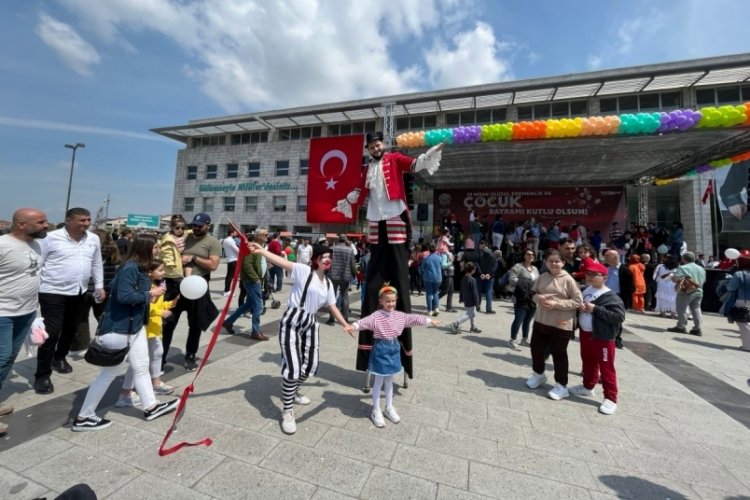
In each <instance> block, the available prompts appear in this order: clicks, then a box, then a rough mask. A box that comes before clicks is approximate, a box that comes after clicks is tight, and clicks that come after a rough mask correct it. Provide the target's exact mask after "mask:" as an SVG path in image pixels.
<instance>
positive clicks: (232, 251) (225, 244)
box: [221, 236, 240, 262]
mask: <svg viewBox="0 0 750 500" xmlns="http://www.w3.org/2000/svg"><path fill="white" fill-rule="evenodd" d="M221 248H222V250H224V257H226V258H227V262H234V261H236V260H237V256H238V255H239V253H240V249H239V247H238V246H237V242H235V241H234V238H232V237H231V236H227V237H226V238H224V239H223V240H221Z"/></svg>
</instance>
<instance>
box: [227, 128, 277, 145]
mask: <svg viewBox="0 0 750 500" xmlns="http://www.w3.org/2000/svg"><path fill="white" fill-rule="evenodd" d="M260 142H268V132H267V131H263V132H246V133H244V134H232V146H238V145H240V144H258V143H260Z"/></svg>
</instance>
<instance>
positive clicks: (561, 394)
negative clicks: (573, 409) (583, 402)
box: [547, 384, 570, 401]
mask: <svg viewBox="0 0 750 500" xmlns="http://www.w3.org/2000/svg"><path fill="white" fill-rule="evenodd" d="M547 396H549V398H550V399H554V400H555V401H560V400H561V399H563V398H567V397H568V396H570V393H569V392H568V388H567V387H565V386H562V385H560V384H555V387H553V388H552V390H551V391H549V392H548V393H547Z"/></svg>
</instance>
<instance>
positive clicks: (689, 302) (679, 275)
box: [667, 252, 706, 337]
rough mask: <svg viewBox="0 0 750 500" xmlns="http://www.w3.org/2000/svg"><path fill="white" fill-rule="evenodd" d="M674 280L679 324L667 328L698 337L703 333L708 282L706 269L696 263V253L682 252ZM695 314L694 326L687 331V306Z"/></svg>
mask: <svg viewBox="0 0 750 500" xmlns="http://www.w3.org/2000/svg"><path fill="white" fill-rule="evenodd" d="M672 281H674V283H675V286H676V287H677V300H676V305H677V326H675V327H672V328H667V331H669V332H673V333H690V335H696V336H698V337H700V336H702V335H703V332H702V331H701V325H702V322H703V316H702V315H701V302H702V301H703V284H704V283H705V282H706V270H705V269H703V268H702V267H701V266H699V265H698V264H696V263H695V254H694V253H693V252H685V253H684V254H682V265H681V266H680V267H678V268H677V269H675V271H674V273H673V274H672ZM688 307H689V308H690V312H691V313H692V314H693V324H694V326H693V328H692V329H691V330H690V332H688V331H687V317H686V315H685V312H686V310H687V308H688Z"/></svg>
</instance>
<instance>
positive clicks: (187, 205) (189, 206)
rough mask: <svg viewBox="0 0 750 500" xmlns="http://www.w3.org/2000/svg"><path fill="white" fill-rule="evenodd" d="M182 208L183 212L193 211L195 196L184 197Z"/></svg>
mask: <svg viewBox="0 0 750 500" xmlns="http://www.w3.org/2000/svg"><path fill="white" fill-rule="evenodd" d="M182 209H183V210H184V211H185V212H194V211H195V198H185V199H183V200H182Z"/></svg>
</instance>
